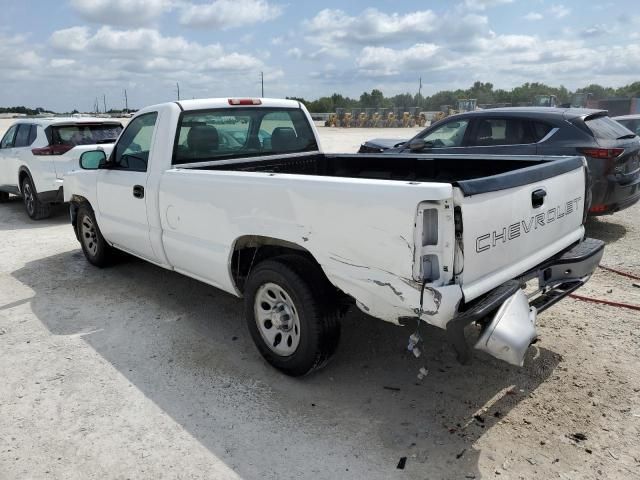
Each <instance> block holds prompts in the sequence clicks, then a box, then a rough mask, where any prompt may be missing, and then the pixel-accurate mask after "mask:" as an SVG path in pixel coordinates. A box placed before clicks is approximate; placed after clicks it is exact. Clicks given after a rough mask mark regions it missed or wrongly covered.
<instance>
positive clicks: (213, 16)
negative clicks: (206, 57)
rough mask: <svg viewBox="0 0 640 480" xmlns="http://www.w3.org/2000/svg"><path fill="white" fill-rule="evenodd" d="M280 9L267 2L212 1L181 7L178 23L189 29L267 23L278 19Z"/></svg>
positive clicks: (249, 0)
mask: <svg viewBox="0 0 640 480" xmlns="http://www.w3.org/2000/svg"><path fill="white" fill-rule="evenodd" d="M281 14H282V7H280V6H279V5H272V4H270V3H269V2H268V1H267V0H213V1H212V2H210V3H205V4H191V5H185V6H184V7H183V11H182V14H181V15H180V23H182V24H183V25H188V26H191V27H203V28H215V29H221V30H227V29H230V28H236V27H241V26H244V25H252V24H255V23H261V22H267V21H269V20H273V19H274V18H277V17H279V16H280V15H281Z"/></svg>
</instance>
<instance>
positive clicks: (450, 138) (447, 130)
mask: <svg viewBox="0 0 640 480" xmlns="http://www.w3.org/2000/svg"><path fill="white" fill-rule="evenodd" d="M468 125H469V120H456V121H452V122H447V123H445V124H443V125H440V126H439V127H436V128H435V129H434V130H432V131H430V132H429V133H427V134H426V135H425V136H424V137H423V139H424V141H425V143H427V145H428V146H429V147H432V148H447V147H461V146H462V141H463V140H464V135H465V132H466V131H467V126H468Z"/></svg>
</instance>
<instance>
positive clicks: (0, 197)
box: [0, 192, 9, 203]
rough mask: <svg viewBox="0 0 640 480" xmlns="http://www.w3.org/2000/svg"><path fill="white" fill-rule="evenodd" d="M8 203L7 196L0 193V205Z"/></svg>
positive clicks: (4, 193)
mask: <svg viewBox="0 0 640 480" xmlns="http://www.w3.org/2000/svg"><path fill="white" fill-rule="evenodd" d="M8 201H9V194H8V193H7V192H0V203H5V202H8Z"/></svg>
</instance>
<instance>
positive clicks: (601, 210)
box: [589, 205, 609, 213]
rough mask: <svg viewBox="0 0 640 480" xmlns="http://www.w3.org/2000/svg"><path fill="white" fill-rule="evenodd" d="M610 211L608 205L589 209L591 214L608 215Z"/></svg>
mask: <svg viewBox="0 0 640 480" xmlns="http://www.w3.org/2000/svg"><path fill="white" fill-rule="evenodd" d="M608 211H609V207H608V206H607V205H593V206H592V207H591V208H590V209H589V213H606V212H608Z"/></svg>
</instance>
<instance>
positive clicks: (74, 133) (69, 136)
mask: <svg viewBox="0 0 640 480" xmlns="http://www.w3.org/2000/svg"><path fill="white" fill-rule="evenodd" d="M121 131H122V126H121V125H120V124H105V125H83V124H76V125H63V126H52V127H50V131H49V132H48V134H47V136H49V135H50V136H51V138H50V144H51V145H70V146H73V147H75V146H76V145H94V144H97V143H113V142H115V141H116V138H118V135H120V132H121Z"/></svg>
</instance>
